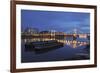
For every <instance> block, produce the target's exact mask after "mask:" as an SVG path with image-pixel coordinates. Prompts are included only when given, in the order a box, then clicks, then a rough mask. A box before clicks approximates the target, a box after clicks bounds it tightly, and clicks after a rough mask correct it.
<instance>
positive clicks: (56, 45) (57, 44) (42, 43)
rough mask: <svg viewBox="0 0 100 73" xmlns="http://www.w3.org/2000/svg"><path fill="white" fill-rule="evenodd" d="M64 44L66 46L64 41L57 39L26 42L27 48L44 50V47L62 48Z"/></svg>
mask: <svg viewBox="0 0 100 73" xmlns="http://www.w3.org/2000/svg"><path fill="white" fill-rule="evenodd" d="M63 46H64V44H63V43H60V42H57V41H56V40H49V41H37V42H28V43H26V44H25V48H26V49H27V50H44V49H52V48H60V47H63Z"/></svg>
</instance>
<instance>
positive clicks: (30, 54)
mask: <svg viewBox="0 0 100 73" xmlns="http://www.w3.org/2000/svg"><path fill="white" fill-rule="evenodd" d="M70 40H71V39H70ZM77 41H86V42H88V39H79V38H78V39H77ZM76 46H77V47H74V48H73V47H72V44H70V45H68V44H65V45H64V47H61V48H53V49H49V50H41V51H34V50H33V51H26V50H25V42H24V41H22V42H21V62H22V63H28V62H47V61H64V60H66V61H68V60H87V59H90V55H89V54H90V52H89V50H90V46H89V45H81V46H78V45H76Z"/></svg>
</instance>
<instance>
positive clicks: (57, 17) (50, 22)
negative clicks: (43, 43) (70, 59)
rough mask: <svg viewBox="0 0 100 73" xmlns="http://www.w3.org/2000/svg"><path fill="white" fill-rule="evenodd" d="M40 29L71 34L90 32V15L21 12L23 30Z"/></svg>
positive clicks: (34, 11) (56, 12)
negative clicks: (74, 30) (29, 28)
mask: <svg viewBox="0 0 100 73" xmlns="http://www.w3.org/2000/svg"><path fill="white" fill-rule="evenodd" d="M27 27H31V28H38V29H39V30H40V31H45V30H56V31H60V32H66V33H69V32H71V31H72V30H73V29H74V28H77V30H79V32H83V33H89V32H90V14H89V13H82V12H81V13H79V12H60V11H59V12H58V11H37V10H21V28H22V30H24V29H25V28H27Z"/></svg>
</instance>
